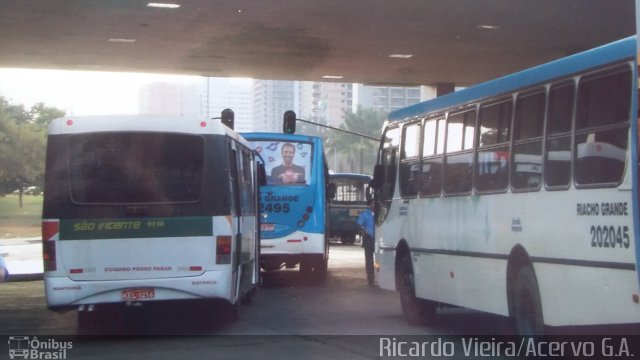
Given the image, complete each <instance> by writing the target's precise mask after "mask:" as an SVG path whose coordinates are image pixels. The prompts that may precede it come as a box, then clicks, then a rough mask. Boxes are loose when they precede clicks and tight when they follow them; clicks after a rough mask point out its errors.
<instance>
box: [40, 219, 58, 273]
mask: <svg viewBox="0 0 640 360" xmlns="http://www.w3.org/2000/svg"><path fill="white" fill-rule="evenodd" d="M59 232H60V221H58V220H43V221H42V261H43V268H44V271H55V270H56V269H57V264H56V241H55V240H56V239H57V238H58V237H59Z"/></svg>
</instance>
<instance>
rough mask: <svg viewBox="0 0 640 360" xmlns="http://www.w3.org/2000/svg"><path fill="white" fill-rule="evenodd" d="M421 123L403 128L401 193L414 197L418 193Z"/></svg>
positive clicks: (404, 195)
mask: <svg viewBox="0 0 640 360" xmlns="http://www.w3.org/2000/svg"><path fill="white" fill-rule="evenodd" d="M420 128H421V126H420V123H417V124H410V125H407V126H405V127H404V128H403V129H402V137H403V141H402V161H401V162H400V194H401V195H402V196H403V197H413V196H416V195H417V194H418V183H420V176H421V175H422V174H421V173H422V170H421V169H420V162H419V155H420Z"/></svg>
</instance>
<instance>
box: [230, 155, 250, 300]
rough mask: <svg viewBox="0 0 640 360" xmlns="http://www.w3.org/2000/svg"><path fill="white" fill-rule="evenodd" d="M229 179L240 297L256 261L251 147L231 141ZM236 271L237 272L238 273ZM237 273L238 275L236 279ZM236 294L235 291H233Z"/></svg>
mask: <svg viewBox="0 0 640 360" xmlns="http://www.w3.org/2000/svg"><path fill="white" fill-rule="evenodd" d="M230 157H231V158H230V159H229V164H230V174H229V177H230V181H231V191H232V196H231V199H232V200H231V201H232V206H231V208H232V214H233V220H232V221H233V224H232V226H233V231H234V240H233V241H234V245H233V247H234V248H235V249H236V250H235V251H234V254H233V258H232V269H233V271H234V278H235V279H236V284H237V285H235V286H239V288H238V289H237V290H238V291H237V293H238V295H239V296H241V295H243V294H245V293H246V292H248V291H249V290H250V289H251V288H252V285H253V284H254V281H253V280H254V278H255V276H254V271H255V266H254V262H256V244H255V242H256V236H255V232H256V224H255V221H256V220H255V196H256V194H255V189H254V183H253V173H252V171H253V170H252V157H251V150H250V149H248V148H244V147H242V146H240V145H238V144H237V143H235V142H232V145H231V149H230ZM238 272H239V273H238ZM236 276H239V278H236ZM234 293H235V292H234Z"/></svg>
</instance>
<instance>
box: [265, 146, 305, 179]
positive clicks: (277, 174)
mask: <svg viewBox="0 0 640 360" xmlns="http://www.w3.org/2000/svg"><path fill="white" fill-rule="evenodd" d="M280 153H281V155H282V165H278V166H276V167H274V168H273V169H272V170H271V178H273V179H274V180H275V181H276V182H278V183H283V184H296V183H298V184H299V183H305V182H306V180H305V178H304V167H302V166H299V165H296V164H294V163H293V158H294V157H295V156H296V147H295V145H293V144H292V143H284V144H283V145H282V148H281V149H280Z"/></svg>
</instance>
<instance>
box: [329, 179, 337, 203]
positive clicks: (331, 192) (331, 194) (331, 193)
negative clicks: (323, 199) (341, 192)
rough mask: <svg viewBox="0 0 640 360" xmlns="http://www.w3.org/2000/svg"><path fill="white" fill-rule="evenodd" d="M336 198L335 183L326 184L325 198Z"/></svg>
mask: <svg viewBox="0 0 640 360" xmlns="http://www.w3.org/2000/svg"><path fill="white" fill-rule="evenodd" d="M335 198H336V184H334V183H329V184H327V200H333V199H335Z"/></svg>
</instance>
